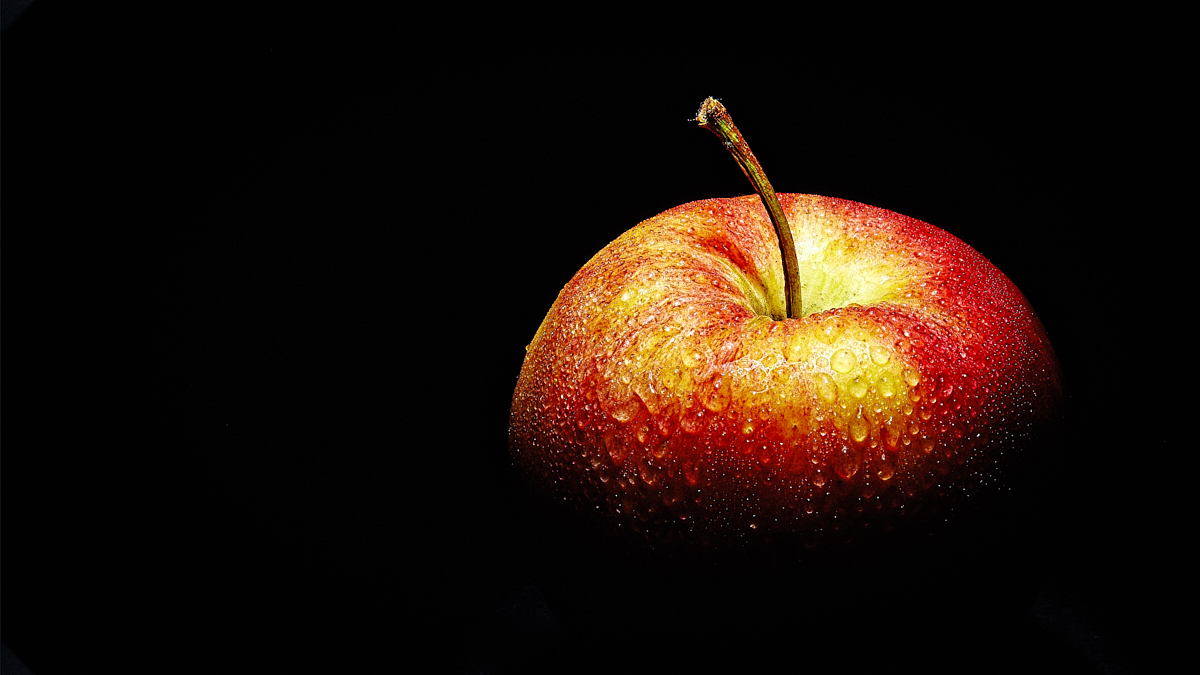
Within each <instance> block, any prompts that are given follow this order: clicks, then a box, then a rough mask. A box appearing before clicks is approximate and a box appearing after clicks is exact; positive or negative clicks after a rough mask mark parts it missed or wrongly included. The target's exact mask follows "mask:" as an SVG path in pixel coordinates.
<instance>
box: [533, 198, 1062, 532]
mask: <svg viewBox="0 0 1200 675" xmlns="http://www.w3.org/2000/svg"><path fill="white" fill-rule="evenodd" d="M779 198H780V202H781V204H782V206H783V208H784V211H785V213H786V214H787V217H788V220H789V222H790V225H791V228H792V232H793V236H794V238H795V241H796V247H797V257H798V259H799V263H800V274H801V284H802V287H803V295H804V297H803V311H802V318H797V319H782V320H773V319H772V318H771V316H770V315H772V314H774V315H775V316H780V315H781V314H782V311H781V308H782V307H784V305H785V299H784V290H783V289H784V279H783V266H782V262H781V259H780V250H779V247H778V243H777V240H776V236H775V233H774V231H773V229H772V225H771V223H770V221H769V220H768V217H767V214H766V211H765V209H764V208H763V206H762V204H761V202H760V201H759V199H758V197H757V196H753V195H751V196H746V197H738V198H730V199H710V200H704V201H698V202H692V203H689V204H684V205H681V206H678V207H676V208H673V209H671V210H669V211H666V212H664V213H662V214H660V215H658V216H655V217H654V218H651V219H649V220H647V221H644V222H642V223H640V224H639V225H637V226H636V227H634V228H633V229H631V230H629V231H627V232H626V233H624V234H623V235H621V236H620V237H618V238H617V239H616V240H615V241H613V242H612V243H611V244H609V245H608V246H606V247H605V248H604V249H603V250H602V251H600V252H599V253H598V254H597V255H596V256H595V257H593V258H592V259H591V260H590V261H589V262H588V263H587V264H586V265H585V266H584V267H583V268H582V269H581V270H580V271H579V272H578V273H577V274H576V275H575V277H574V278H573V279H571V281H570V282H569V283H568V284H567V285H566V287H565V288H564V289H563V290H562V292H561V293H560V294H559V296H558V299H557V300H556V301H555V303H554V305H553V306H552V307H551V308H550V311H549V313H548V314H547V315H546V317H545V320H544V321H543V322H542V325H541V327H540V328H539V329H538V330H537V333H536V335H535V336H534V338H533V341H532V342H531V343H530V344H529V346H528V347H527V348H526V355H525V361H524V364H523V366H522V368H521V374H520V377H519V379H518V382H517V387H516V391H515V393H514V396H513V402H512V409H511V417H510V427H509V447H510V453H511V455H512V458H513V460H514V462H515V464H516V465H517V467H518V468H519V469H520V471H521V472H522V473H523V474H524V475H525V476H526V477H528V478H529V480H530V481H531V482H532V483H533V484H534V485H535V486H536V487H537V488H538V489H539V490H541V491H543V492H545V493H547V494H549V496H550V497H551V498H553V499H554V500H555V501H556V502H558V503H563V504H567V505H568V506H571V507H573V508H574V509H576V510H578V511H580V512H583V513H587V514H593V515H594V516H595V517H596V518H598V520H599V522H600V523H601V524H602V526H603V527H604V528H606V529H608V530H609V531H611V532H615V533H627V535H628V538H630V539H632V540H636V541H638V542H641V543H642V544H645V545H648V546H649V547H650V548H663V547H667V548H676V547H683V548H685V549H695V548H702V549H713V548H723V547H725V548H728V547H731V546H732V547H735V548H736V547H739V546H745V545H746V544H748V543H751V542H754V541H759V542H790V543H792V544H799V545H803V547H805V548H807V549H812V548H814V547H817V546H818V545H822V544H828V543H829V542H835V541H836V542H847V541H853V540H855V539H856V538H861V537H863V535H868V534H874V533H878V532H888V531H893V530H895V529H897V528H898V527H903V526H905V524H906V523H909V522H918V521H921V520H922V519H924V520H926V521H929V520H939V521H940V520H943V519H944V517H945V516H948V515H949V514H950V513H951V512H952V511H954V510H955V509H957V510H958V511H960V512H961V511H964V510H967V509H966V508H965V507H966V506H967V505H969V503H970V502H972V501H979V500H984V499H986V496H987V495H988V494H996V493H1002V492H1004V491H1006V490H1008V489H1009V487H1010V480H1011V475H1010V474H1011V471H1012V468H1013V466H1015V465H1016V464H1019V463H1020V462H1019V460H1020V459H1021V457H1022V456H1025V457H1026V459H1028V454H1029V453H1031V452H1038V451H1040V450H1037V448H1038V446H1039V442H1040V441H1042V440H1044V439H1045V438H1046V437H1047V435H1048V434H1049V430H1050V429H1051V428H1053V427H1054V426H1055V424H1056V423H1057V421H1058V419H1059V418H1060V416H1061V412H1062V407H1063V388H1062V379H1061V374H1060V370H1059V366H1058V362H1057V359H1056V357H1055V354H1054V351H1053V349H1052V348H1051V346H1050V341H1049V339H1048V338H1047V336H1046V333H1045V330H1044V329H1043V327H1042V325H1041V323H1040V322H1039V320H1038V318H1037V316H1036V315H1035V314H1034V312H1033V309H1032V308H1031V307H1030V305H1029V303H1028V302H1027V300H1026V299H1025V298H1024V296H1023V295H1022V294H1021V293H1020V291H1019V290H1017V288H1016V286H1015V285H1014V284H1013V283H1012V282H1011V281H1009V279H1008V278H1006V277H1005V276H1004V275H1003V274H1002V273H1001V272H1000V271H999V270H998V269H996V267H995V266H994V265H992V264H991V263H990V262H989V261H988V260H987V259H985V258H984V257H983V256H982V255H980V254H979V253H977V252H976V251H974V250H973V249H971V248H970V247H969V246H967V245H966V244H964V243H963V242H962V241H960V240H959V239H957V238H955V237H954V236H952V235H950V234H949V233H947V232H945V231H943V230H940V229H938V228H936V227H934V226H932V225H929V224H927V223H924V222H921V221H918V220H915V219H912V218H908V217H906V216H903V215H900V214H897V213H894V212H891V211H887V210H884V209H880V208H876V207H871V206H867V205H864V204H859V203H856V202H850V201H845V200H840V199H834V198H828V197H820V196H811V195H800V194H780V195H779ZM1034 459H1036V458H1034ZM622 536H625V535H622Z"/></svg>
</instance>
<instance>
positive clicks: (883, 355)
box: [871, 345, 892, 366]
mask: <svg viewBox="0 0 1200 675" xmlns="http://www.w3.org/2000/svg"><path fill="white" fill-rule="evenodd" d="M891 358H892V354H891V352H889V351H888V350H887V347H882V346H880V345H871V360H872V361H874V362H875V363H877V364H878V365H881V366H882V365H883V364H885V363H887V362H888V361H889V360H890V359H891Z"/></svg>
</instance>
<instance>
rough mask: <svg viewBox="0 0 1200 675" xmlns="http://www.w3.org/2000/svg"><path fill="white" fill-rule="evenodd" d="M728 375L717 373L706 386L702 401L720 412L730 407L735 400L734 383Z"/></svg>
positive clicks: (712, 409)
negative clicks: (730, 403)
mask: <svg viewBox="0 0 1200 675" xmlns="http://www.w3.org/2000/svg"><path fill="white" fill-rule="evenodd" d="M731 379H732V378H730V377H729V376H728V375H717V376H716V377H714V378H713V379H712V381H711V382H709V383H708V384H706V385H705V386H704V389H703V392H704V398H703V401H702V403H703V404H704V407H705V408H708V409H709V410H711V411H713V412H715V413H719V412H721V411H722V410H724V409H725V408H728V407H729V402H730V401H731V400H733V383H732V381H731Z"/></svg>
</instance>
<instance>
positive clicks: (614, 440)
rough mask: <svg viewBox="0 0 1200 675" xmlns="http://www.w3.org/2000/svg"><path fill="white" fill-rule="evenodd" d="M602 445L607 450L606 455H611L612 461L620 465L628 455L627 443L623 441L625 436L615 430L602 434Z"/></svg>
mask: <svg viewBox="0 0 1200 675" xmlns="http://www.w3.org/2000/svg"><path fill="white" fill-rule="evenodd" d="M604 447H605V449H607V450H608V456H609V457H612V461H613V462H614V463H615V464H617V465H620V464H621V463H622V462H624V461H625V458H626V457H628V456H629V444H628V443H626V442H625V437H624V436H623V435H621V434H619V433H616V432H615V431H609V432H608V433H606V434H604Z"/></svg>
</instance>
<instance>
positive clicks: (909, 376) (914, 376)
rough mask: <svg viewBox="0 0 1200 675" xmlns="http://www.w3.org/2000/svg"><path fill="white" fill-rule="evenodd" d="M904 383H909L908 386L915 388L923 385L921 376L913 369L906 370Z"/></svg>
mask: <svg viewBox="0 0 1200 675" xmlns="http://www.w3.org/2000/svg"><path fill="white" fill-rule="evenodd" d="M904 381H905V382H907V383H908V386H910V387H915V386H917V385H918V384H921V374H920V373H918V372H917V371H916V370H914V369H912V368H905V369H904Z"/></svg>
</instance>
